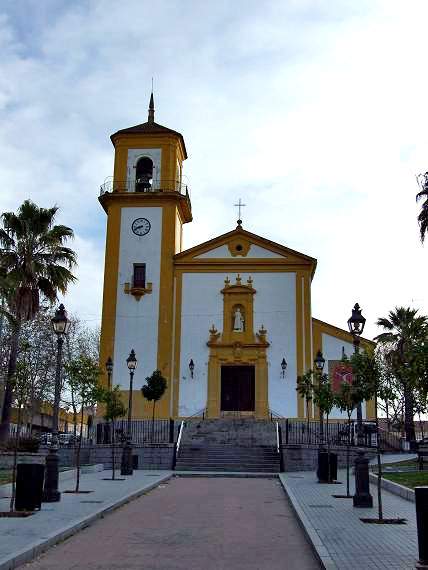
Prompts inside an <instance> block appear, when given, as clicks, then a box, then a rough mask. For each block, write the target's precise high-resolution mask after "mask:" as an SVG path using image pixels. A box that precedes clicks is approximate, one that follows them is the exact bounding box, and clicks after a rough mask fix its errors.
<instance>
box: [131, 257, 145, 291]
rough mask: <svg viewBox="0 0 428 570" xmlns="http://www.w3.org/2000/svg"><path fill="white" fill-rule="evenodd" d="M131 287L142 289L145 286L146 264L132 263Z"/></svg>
mask: <svg viewBox="0 0 428 570" xmlns="http://www.w3.org/2000/svg"><path fill="white" fill-rule="evenodd" d="M132 284H133V287H139V288H141V289H144V288H145V287H146V264H145V263H134V279H133V283H132Z"/></svg>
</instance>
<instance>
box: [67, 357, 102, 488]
mask: <svg viewBox="0 0 428 570" xmlns="http://www.w3.org/2000/svg"><path fill="white" fill-rule="evenodd" d="M65 370H66V373H67V376H68V384H69V386H70V387H72V388H73V390H74V392H75V394H76V395H77V398H78V400H79V405H80V437H79V440H78V445H77V451H76V467H77V473H76V488H75V493H78V492H79V485H80V451H81V448H82V439H83V420H84V411H85V407H88V406H94V405H95V404H96V403H97V402H98V401H100V400H102V398H103V390H102V388H101V386H100V385H99V383H98V381H99V376H100V369H99V367H98V363H97V362H96V361H94V360H93V359H92V358H90V357H88V356H84V355H82V356H80V357H78V358H76V359H75V360H72V361H71V362H68V363H67V364H66V365H65Z"/></svg>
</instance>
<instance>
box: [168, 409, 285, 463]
mask: <svg viewBox="0 0 428 570" xmlns="http://www.w3.org/2000/svg"><path fill="white" fill-rule="evenodd" d="M279 467H280V459H279V454H278V453H277V450H276V432H275V425H274V424H273V423H272V422H270V421H266V420H256V419H254V418H221V419H216V420H214V419H211V420H200V419H198V420H188V421H187V422H186V427H185V429H184V432H183V436H182V440H181V446H180V450H179V454H178V457H177V462H176V470H177V471H230V472H244V471H247V472H260V473H267V472H268V473H278V472H279Z"/></svg>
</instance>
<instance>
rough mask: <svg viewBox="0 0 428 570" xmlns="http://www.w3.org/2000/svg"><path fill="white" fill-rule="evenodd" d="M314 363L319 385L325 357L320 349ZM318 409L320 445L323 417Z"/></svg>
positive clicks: (322, 432) (322, 441)
mask: <svg viewBox="0 0 428 570" xmlns="http://www.w3.org/2000/svg"><path fill="white" fill-rule="evenodd" d="M314 365H315V370H316V374H317V376H318V387H321V381H322V371H323V370H324V365H325V358H324V357H323V355H322V352H321V350H319V351H318V352H317V355H316V356H315V359H314ZM318 410H319V422H320V439H321V445H322V444H323V443H324V418H323V413H322V411H321V408H320V407H318Z"/></svg>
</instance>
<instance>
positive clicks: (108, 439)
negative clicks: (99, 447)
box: [103, 356, 113, 443]
mask: <svg viewBox="0 0 428 570" xmlns="http://www.w3.org/2000/svg"><path fill="white" fill-rule="evenodd" d="M106 371H107V389H108V391H109V392H111V388H112V386H111V377H112V374H113V360H112V358H111V356H109V357H108V358H107V360H106ZM104 428H107V426H106V425H105V424H104ZM111 428H112V423H111V422H109V424H108V429H103V442H104V443H111V442H112V438H113V434H112V433H111ZM106 432H107V433H106Z"/></svg>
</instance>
